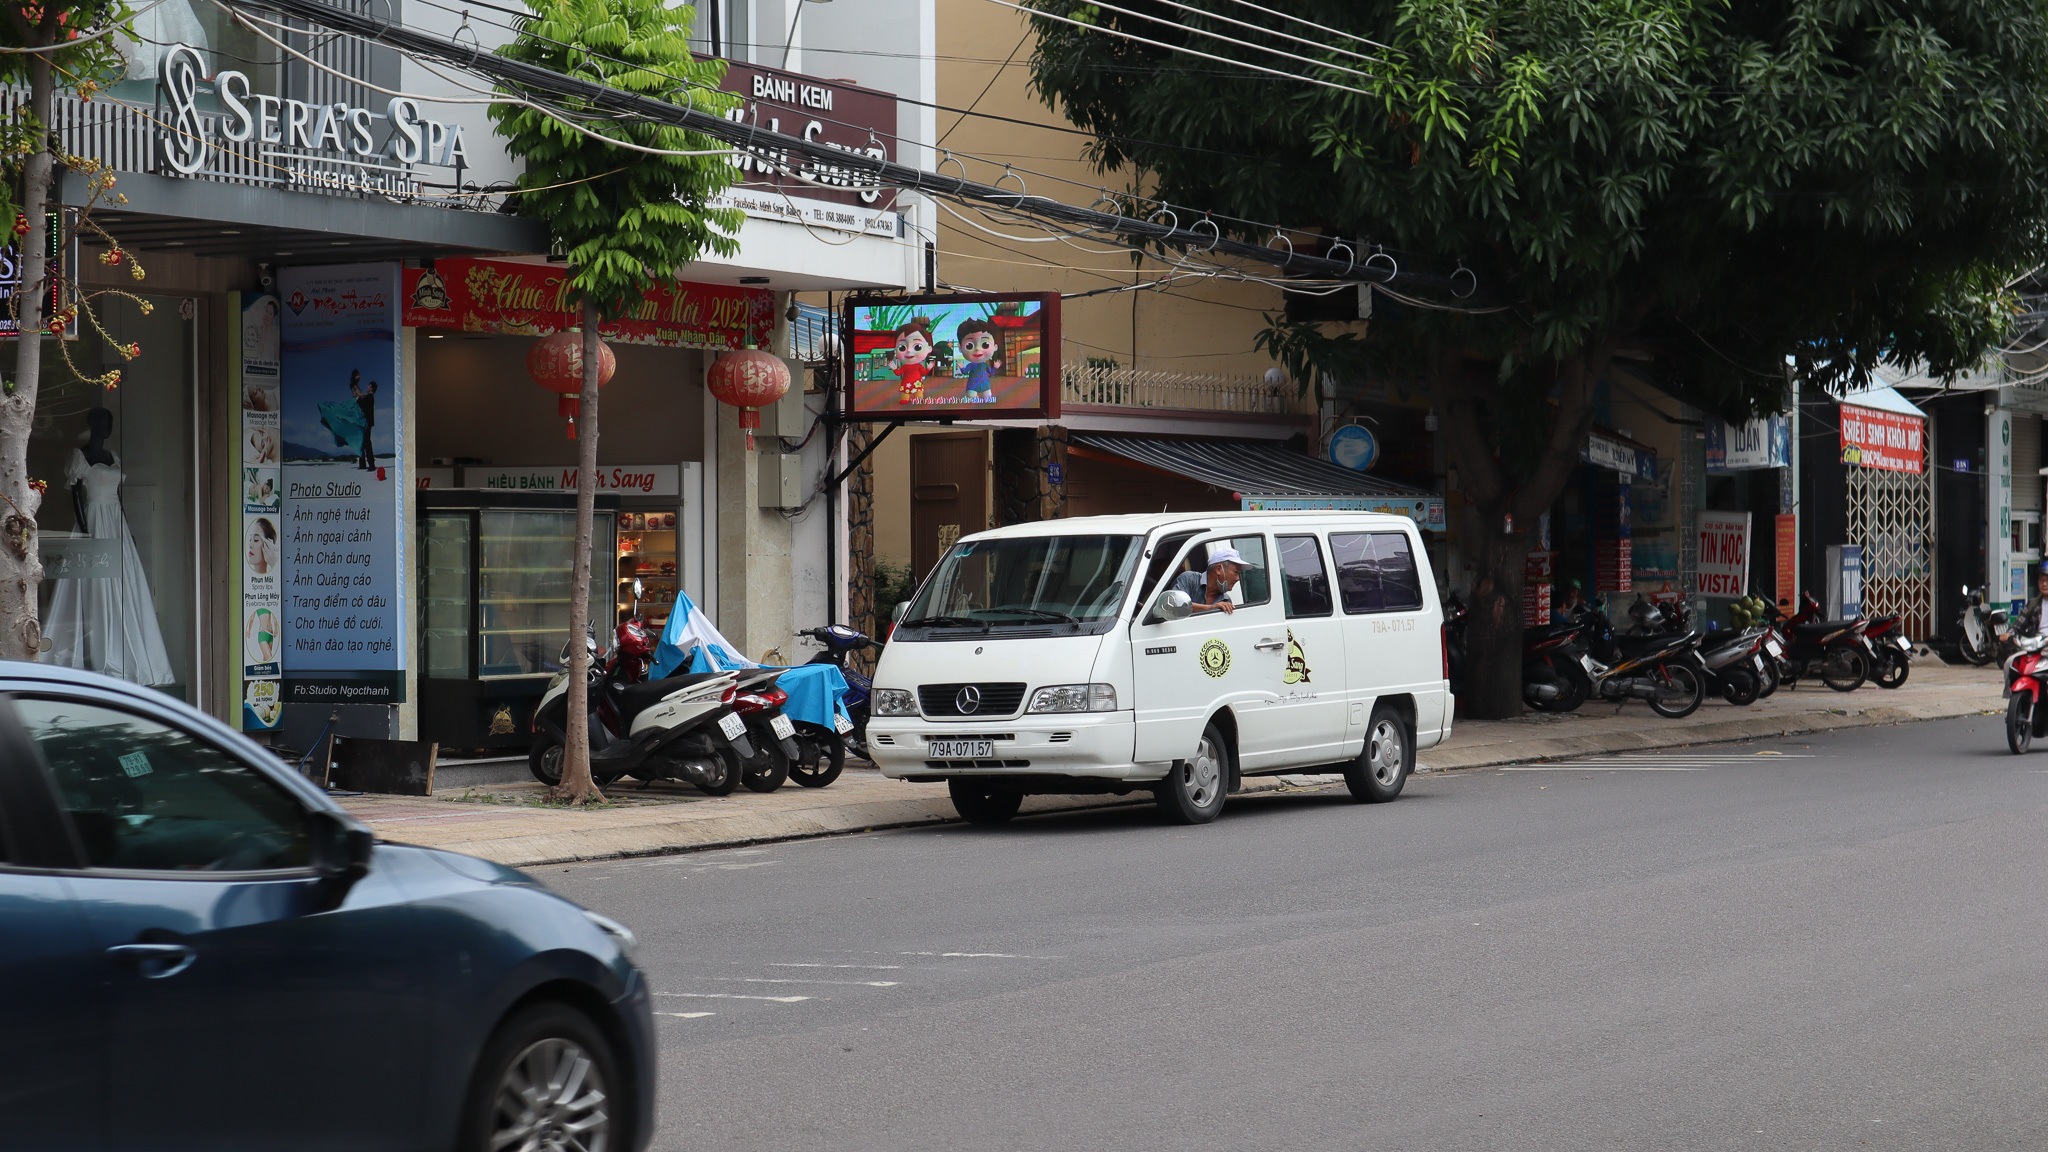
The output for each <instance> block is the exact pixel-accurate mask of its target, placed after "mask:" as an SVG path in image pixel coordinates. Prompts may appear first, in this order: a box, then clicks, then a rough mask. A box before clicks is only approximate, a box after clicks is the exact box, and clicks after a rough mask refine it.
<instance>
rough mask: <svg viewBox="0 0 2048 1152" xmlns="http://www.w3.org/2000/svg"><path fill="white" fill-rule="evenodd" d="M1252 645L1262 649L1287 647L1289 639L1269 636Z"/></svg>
mask: <svg viewBox="0 0 2048 1152" xmlns="http://www.w3.org/2000/svg"><path fill="white" fill-rule="evenodd" d="M1252 647H1254V648H1257V649H1259V650H1260V651H1265V650H1267V649H1279V648H1285V647H1287V641H1285V640H1275V639H1273V638H1272V637H1271V636H1268V637H1266V638H1265V639H1264V640H1261V641H1259V642H1258V643H1257V644H1254V645H1252Z"/></svg>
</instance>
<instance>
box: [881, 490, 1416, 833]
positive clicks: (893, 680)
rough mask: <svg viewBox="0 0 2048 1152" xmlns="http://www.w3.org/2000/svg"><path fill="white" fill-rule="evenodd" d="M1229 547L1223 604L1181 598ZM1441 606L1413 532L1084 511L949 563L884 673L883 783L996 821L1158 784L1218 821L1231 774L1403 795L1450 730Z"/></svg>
mask: <svg viewBox="0 0 2048 1152" xmlns="http://www.w3.org/2000/svg"><path fill="white" fill-rule="evenodd" d="M1224 548H1232V549H1235V550H1236V551H1237V552H1238V553H1239V554H1241V555H1242V556H1243V558H1244V559H1245V561H1247V565H1246V566H1245V568H1244V574H1243V578H1242V579H1241V580H1240V582H1239V583H1238V585H1237V587H1236V588H1235V589H1233V590H1232V591H1231V592H1230V594H1229V597H1228V599H1229V600H1230V602H1231V604H1232V606H1233V607H1232V610H1231V611H1230V612H1228V613H1224V612H1222V611H1219V610H1216V609H1210V610H1208V611H1192V610H1191V608H1192V606H1191V605H1190V603H1189V599H1188V596H1187V594H1186V593H1184V592H1178V591H1176V590H1174V588H1173V587H1172V585H1173V584H1174V582H1175V581H1176V580H1177V579H1178V578H1179V576H1180V575H1181V574H1182V573H1183V572H1189V571H1193V572H1203V571H1205V570H1206V569H1207V567H1208V564H1209V559H1208V558H1209V556H1210V555H1211V554H1212V553H1214V552H1218V551H1220V550H1222V549H1224ZM1447 672H1448V667H1447V665H1446V661H1445V653H1444V646H1443V610H1442V607H1441V605H1440V604H1439V602H1438V600H1437V591H1436V581H1435V579H1434V578H1433V577H1432V575H1431V573H1430V569H1429V560H1428V557H1427V556H1426V555H1425V554H1424V552H1423V548H1422V537H1421V534H1420V533H1419V532H1417V531H1416V528H1415V524H1414V522H1413V521H1411V520H1409V519H1407V518H1406V517H1402V516H1390V515H1380V514H1376V513H1365V512H1212V513H1190V514H1161V515H1150V516H1091V517H1080V518H1076V519H1071V520H1048V521H1043V522H1040V523H1036V524H1019V525H1016V526H1014V527H1009V528H998V529H995V530H994V531H990V532H978V533H975V534H974V535H972V536H966V537H963V538H961V539H960V541H959V542H958V543H956V544H954V545H953V546H952V547H950V548H948V549H947V550H946V554H945V557H944V558H943V559H941V560H940V561H939V564H938V566H937V567H936V568H934V569H933V570H932V574H931V575H930V576H929V577H928V578H927V579H926V580H925V582H924V584H923V586H922V587H921V588H919V589H918V592H917V595H916V596H915V597H914V598H913V599H912V600H911V602H910V603H909V604H908V605H906V606H904V607H902V608H900V609H899V610H898V616H897V623H896V627H895V630H894V632H893V633H892V635H891V637H890V639H889V643H888V646H887V647H886V648H885V649H884V651H883V653H882V661H881V665H880V666H879V667H878V668H877V669H876V670H875V680H874V695H873V697H872V700H871V704H870V713H869V720H868V748H869V750H870V752H871V754H872V755H873V757H874V760H875V763H876V764H877V765H878V766H879V767H880V768H881V770H882V772H883V774H884V775H887V776H890V777H894V778H897V779H903V780H922V781H939V780H944V781H945V782H946V783H947V784H948V786H949V787H950V788H951V791H952V795H953V806H954V807H955V808H957V809H959V812H960V815H961V816H963V817H965V818H966V819H968V820H970V821H973V822H975V823H979V824H989V823H999V822H1001V821H1004V820H1007V819H1009V818H1010V817H1011V816H1013V815H1015V814H1016V812H1017V807H1018V804H1019V802H1020V801H1021V800H1022V798H1023V797H1024V796H1026V795H1028V794H1031V793H1034V792H1049V793H1091V792H1106V793H1115V794H1117V795H1124V794H1127V793H1130V792H1134V791H1136V790H1138V789H1141V788H1142V789H1149V790H1151V791H1152V792H1153V793H1154V794H1155V795H1156V796H1157V797H1158V801H1159V806H1160V808H1161V810H1162V811H1163V812H1165V813H1166V815H1167V816H1168V817H1170V818H1172V819H1175V820H1179V821H1182V822H1185V823H1190V824H1197V823H1206V822H1207V821H1210V820H1214V819H1215V818H1216V816H1217V814H1218V813H1219V812H1221V811H1222V810H1223V798H1224V796H1225V795H1227V794H1228V793H1229V792H1231V791H1233V790H1235V789H1236V788H1237V786H1238V781H1239V779H1240V777H1243V776H1258V775H1271V774H1274V773H1279V772H1300V771H1304V770H1317V769H1321V770H1336V771H1342V772H1343V773H1344V778H1345V780H1346V782H1347V783H1348V784H1349V785H1350V788H1351V793H1352V795H1353V796H1355V797H1357V798H1358V799H1360V800H1363V801H1384V800H1392V799H1393V798H1394V797H1396V796H1398V795H1400V792H1401V785H1402V784H1403V783H1404V782H1405V781H1406V779H1407V777H1408V774H1409V772H1410V771H1412V770H1413V769H1414V766H1415V752H1416V750H1417V749H1418V748H1428V747H1431V746H1433V745H1436V744H1438V743H1441V742H1442V741H1443V740H1444V739H1445V738H1446V737H1448V736H1449V735H1450V731H1451V695H1450V691H1449V688H1448V684H1447V682H1446V679H1445V677H1446V674H1447Z"/></svg>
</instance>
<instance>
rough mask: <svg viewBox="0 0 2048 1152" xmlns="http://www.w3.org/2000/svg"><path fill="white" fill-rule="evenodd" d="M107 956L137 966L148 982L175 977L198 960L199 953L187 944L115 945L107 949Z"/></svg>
mask: <svg viewBox="0 0 2048 1152" xmlns="http://www.w3.org/2000/svg"><path fill="white" fill-rule="evenodd" d="M107 955H109V956H111V957H113V958H114V959H115V960H117V961H120V962H122V963H125V964H134V965H136V966H138V967H139V968H141V969H142V975H143V976H144V977H146V978H147V979H150V980H162V979H164V978H165V977H168V976H176V975H177V974H178V973H180V972H183V971H184V970H185V969H187V968H190V967H191V966H192V962H193V961H194V960H197V959H198V958H199V953H197V952H195V951H193V950H192V948H191V946H190V945H187V944H116V945H115V946H113V947H112V948H109V949H107Z"/></svg>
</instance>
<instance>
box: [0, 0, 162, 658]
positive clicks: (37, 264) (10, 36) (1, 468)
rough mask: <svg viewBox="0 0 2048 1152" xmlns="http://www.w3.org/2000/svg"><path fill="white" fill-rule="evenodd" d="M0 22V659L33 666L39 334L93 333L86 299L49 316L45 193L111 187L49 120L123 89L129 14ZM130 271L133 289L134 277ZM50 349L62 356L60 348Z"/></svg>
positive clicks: (110, 11)
mask: <svg viewBox="0 0 2048 1152" xmlns="http://www.w3.org/2000/svg"><path fill="white" fill-rule="evenodd" d="M0 12H4V15H0V86H7V87H20V88H26V89H27V95H28V103H27V106H26V107H20V108H17V110H16V112H15V114H14V115H13V116H12V117H10V118H9V119H8V120H6V121H5V122H0V227H4V228H8V229H9V231H8V232H7V234H6V236H5V242H7V243H11V244H13V245H14V247H15V249H16V257H17V259H16V263H17V266H18V269H19V272H20V281H19V290H18V291H16V292H15V293H14V295H13V297H12V298H11V299H10V300H9V307H10V311H11V314H12V317H11V318H12V319H13V320H14V321H15V323H16V324H17V326H18V329H17V330H18V331H19V332H20V333H21V335H20V336H18V337H17V338H16V339H15V342H14V344H15V347H14V377H13V379H12V380H10V381H9V387H8V388H7V389H6V391H5V395H4V396H0V503H4V505H5V507H4V508H0V658H5V659H9V660H33V659H35V655H36V653H37V652H38V651H39V650H40V648H41V643H42V624H41V621H40V620H39V619H38V616H37V605H36V592H37V589H38V587H40V585H41V584H42V580H43V564H42V556H41V549H40V547H39V544H38V539H37V536H36V512H37V511H38V510H39V509H40V508H41V507H42V498H43V494H42V489H41V488H40V487H39V486H38V484H37V483H36V482H35V481H32V480H31V478H30V477H29V474H28V437H29V426H30V424H31V422H32V421H33V420H34V419H35V412H36V395H37V393H38V391H39V389H40V386H41V383H42V375H43V334H44V333H45V332H59V333H61V332H62V331H63V330H64V328H65V327H67V326H75V325H76V324H77V323H78V321H79V319H80V314H81V313H82V314H83V316H84V319H85V320H86V322H88V323H92V324H97V323H98V321H97V320H95V319H94V318H93V312H92V301H91V297H90V296H86V295H81V294H79V293H78V292H77V291H76V285H75V284H62V283H59V284H57V285H56V287H57V288H58V292H57V293H56V295H57V296H58V297H59V298H60V299H61V300H63V301H64V302H65V306H64V308H63V309H62V310H60V311H59V312H58V313H57V314H56V315H54V316H53V315H51V314H50V309H49V307H48V304H49V301H50V298H51V296H52V292H51V287H52V281H53V279H54V277H55V275H56V273H55V271H54V270H53V269H52V268H51V266H50V263H49V260H48V258H47V254H48V252H49V250H50V240H51V234H50V228H51V225H50V219H49V213H50V211H51V210H52V209H53V208H54V205H53V204H52V203H51V197H50V190H51V188H52V187H53V185H54V183H55V179H56V172H57V169H58V167H59V166H60V165H62V166H64V167H69V168H72V169H74V170H79V171H81V172H82V174H83V175H84V176H85V177H86V179H87V180H88V182H89V183H90V185H91V187H92V192H93V201H94V203H98V201H99V200H100V199H101V198H102V197H103V196H105V195H107V194H108V192H109V190H110V189H111V188H112V187H113V177H112V176H111V174H109V173H108V172H107V170H106V167H105V166H104V165H102V164H100V163H99V162H97V161H94V160H90V159H86V158H82V157H77V156H70V155H67V154H65V153H64V152H63V151H62V148H61V145H60V144H59V142H58V140H57V137H56V134H55V133H54V132H52V131H51V130H50V125H52V124H53V123H55V120H54V117H53V115H52V109H53V107H54V106H55V104H56V100H57V95H58V93H59V92H70V93H74V94H76V95H79V96H82V97H84V98H86V99H88V100H89V99H91V98H92V96H93V93H95V92H96V91H98V90H99V89H100V88H102V87H104V86H105V85H107V84H109V83H111V82H113V81H114V80H118V79H119V78H120V76H121V72H122V69H123V67H124V62H123V61H122V58H121V54H120V52H119V50H118V49H117V47H116V45H115V34H114V33H115V30H116V29H117V28H120V27H122V26H123V25H124V24H125V22H126V21H127V19H128V15H129V10H128V8H127V6H126V5H124V4H122V3H121V2H120V0H41V2H40V3H34V2H31V3H8V4H4V5H0ZM82 217H83V218H82V220H81V223H80V224H79V225H77V226H78V227H84V228H86V229H87V230H89V231H93V232H95V233H97V232H98V230H97V229H96V228H93V227H92V225H91V224H90V222H89V212H88V213H85V214H82ZM59 227H60V228H61V227H62V225H59ZM99 236H100V238H101V239H103V240H106V241H107V243H108V245H109V250H110V252H113V253H119V252H120V247H119V245H117V244H114V243H113V241H112V240H111V239H110V238H107V237H106V236H105V234H104V233H99ZM60 239H68V237H60ZM130 267H131V269H132V270H133V271H134V273H135V274H136V278H137V279H140V278H141V276H140V273H141V267H140V265H135V264H131V265H130ZM124 295H125V293H124ZM109 344H112V345H113V346H114V347H115V348H116V350H117V351H118V352H119V353H120V354H121V355H122V356H123V357H124V358H128V359H132V358H133V357H134V356H135V354H136V352H135V348H134V346H133V345H122V344H118V343H116V342H114V341H112V340H109ZM57 346H58V348H59V349H60V350H62V351H65V352H66V354H67V356H68V349H66V348H65V346H64V345H63V343H62V342H61V341H60V342H58V345H57ZM74 371H75V367H74ZM78 375H80V376H81V377H86V376H87V374H86V373H83V372H80V373H78ZM120 375H121V374H120V373H119V372H118V371H114V372H109V373H105V374H103V375H97V376H93V377H91V378H93V379H97V380H99V381H101V382H103V383H106V384H109V385H111V384H113V383H115V382H117V381H119V379H120Z"/></svg>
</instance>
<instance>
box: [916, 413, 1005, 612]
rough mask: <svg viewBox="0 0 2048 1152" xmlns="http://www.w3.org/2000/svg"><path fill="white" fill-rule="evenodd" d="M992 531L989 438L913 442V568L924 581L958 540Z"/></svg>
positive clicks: (945, 436) (948, 435)
mask: <svg viewBox="0 0 2048 1152" xmlns="http://www.w3.org/2000/svg"><path fill="white" fill-rule="evenodd" d="M987 527H988V434H987V433H985V432H940V433H934V434H931V435H928V436H916V437H913V438H912V439H911V441H910V566H911V568H912V569H913V572H912V575H913V576H914V577H915V578H916V579H918V580H923V579H924V578H925V577H926V576H927V575H929V574H930V573H931V570H932V566H933V565H935V564H937V563H938V562H939V557H940V556H943V555H945V550H946V549H947V548H948V547H950V546H952V544H953V542H954V541H955V540H958V539H960V537H962V536H966V535H968V534H970V533H973V532H979V531H981V530H983V529H985V528H987Z"/></svg>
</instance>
